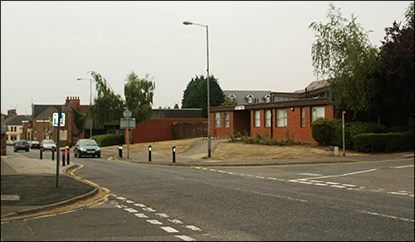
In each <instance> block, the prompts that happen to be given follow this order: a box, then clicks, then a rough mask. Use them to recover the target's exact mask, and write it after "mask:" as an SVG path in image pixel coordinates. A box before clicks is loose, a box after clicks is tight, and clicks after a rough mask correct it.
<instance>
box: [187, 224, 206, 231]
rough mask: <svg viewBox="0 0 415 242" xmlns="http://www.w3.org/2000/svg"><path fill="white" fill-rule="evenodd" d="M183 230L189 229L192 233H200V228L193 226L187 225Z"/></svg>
mask: <svg viewBox="0 0 415 242" xmlns="http://www.w3.org/2000/svg"><path fill="white" fill-rule="evenodd" d="M185 228H188V229H191V230H193V231H202V230H201V229H200V228H198V227H196V226H194V225H187V226H185Z"/></svg>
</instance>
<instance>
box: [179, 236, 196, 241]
mask: <svg viewBox="0 0 415 242" xmlns="http://www.w3.org/2000/svg"><path fill="white" fill-rule="evenodd" d="M174 237H176V238H179V239H181V240H183V241H196V240H195V239H193V238H192V237H189V236H187V235H175V236H174Z"/></svg>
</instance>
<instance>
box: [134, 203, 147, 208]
mask: <svg viewBox="0 0 415 242" xmlns="http://www.w3.org/2000/svg"><path fill="white" fill-rule="evenodd" d="M134 206H136V207H140V208H145V207H146V205H144V204H141V203H136V204H134Z"/></svg>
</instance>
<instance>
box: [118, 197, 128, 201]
mask: <svg viewBox="0 0 415 242" xmlns="http://www.w3.org/2000/svg"><path fill="white" fill-rule="evenodd" d="M116 198H117V199H118V200H125V199H126V198H125V197H116Z"/></svg>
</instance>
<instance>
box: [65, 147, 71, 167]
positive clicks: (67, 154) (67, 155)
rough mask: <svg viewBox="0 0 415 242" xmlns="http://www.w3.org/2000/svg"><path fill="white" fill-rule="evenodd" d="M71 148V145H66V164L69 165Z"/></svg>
mask: <svg viewBox="0 0 415 242" xmlns="http://www.w3.org/2000/svg"><path fill="white" fill-rule="evenodd" d="M70 150H71V149H69V146H66V164H67V165H69V157H70V155H69V154H70Z"/></svg>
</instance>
